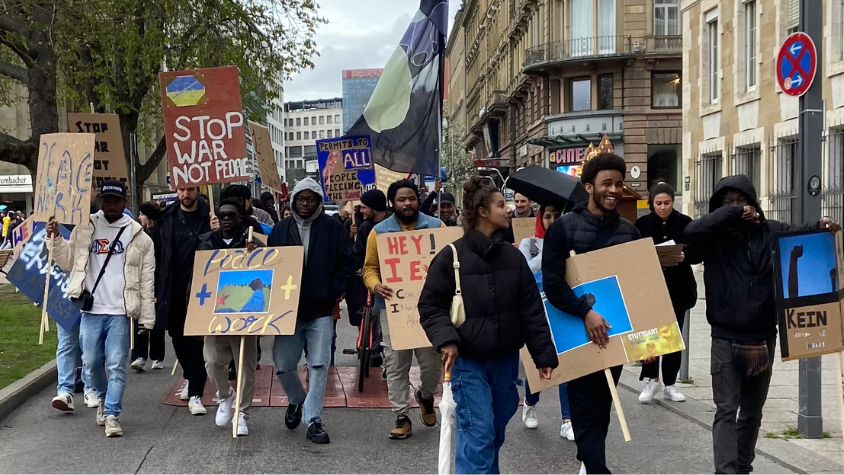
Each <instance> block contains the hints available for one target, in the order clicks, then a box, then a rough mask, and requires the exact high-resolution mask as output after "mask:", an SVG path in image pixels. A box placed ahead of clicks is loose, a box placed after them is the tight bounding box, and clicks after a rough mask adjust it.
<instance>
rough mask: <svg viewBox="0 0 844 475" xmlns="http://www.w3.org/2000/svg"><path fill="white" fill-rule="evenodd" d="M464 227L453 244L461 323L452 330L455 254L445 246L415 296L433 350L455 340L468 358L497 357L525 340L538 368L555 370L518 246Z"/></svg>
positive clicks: (547, 333)
mask: <svg viewBox="0 0 844 475" xmlns="http://www.w3.org/2000/svg"><path fill="white" fill-rule="evenodd" d="M502 238H503V236H502V233H501V232H499V233H496V234H494V235H493V238H492V239H490V238H489V237H487V236H486V235H485V234H483V233H480V232H478V231H475V230H469V231H467V232H466V235H464V236H463V237H462V238H460V239H458V240H457V241H455V242H454V246H455V247H456V248H457V256H458V260H459V261H460V286H461V290H462V293H463V302H464V306H465V309H466V322H465V323H463V325H461V326H460V328H455V327H454V325H452V323H451V317H450V316H449V310H450V309H451V300H452V297H454V291H455V282H454V267H453V262H454V256H453V253H452V251H451V247H446V248H444V249H443V250H442V251H440V253H439V254H437V256H436V257H434V260H433V261H431V265H430V266H429V268H428V277H427V278H426V279H425V287H424V288H423V289H422V294H421V295H420V297H419V306H418V307H419V317H420V321H421V323H422V327H423V328H424V329H425V333H426V334H427V335H428V339H429V340H430V341H431V343H432V344H433V345H434V348H436V349H438V350H439V349H440V348H442V347H444V346H446V345H450V344H456V345H457V347H458V351H459V354H460V355H461V356H465V357H468V358H475V359H481V360H483V359H490V358H499V357H503V356H506V355H509V354H512V353H513V352H515V351H518V350H520V349H521V348H522V346H524V345H525V344H527V348H528V351H529V352H530V354H531V356H532V357H533V360H534V362H535V363H536V367H537V368H556V367H557V364H558V359H557V350H556V348H555V347H554V342H553V341H552V340H551V330H550V328H549V327H548V320H547V319H546V317H545V308H544V307H543V306H542V299H541V298H540V296H539V287H538V286H537V285H536V280H535V279H534V277H533V273H531V271H530V268H528V265H527V261H525V258H524V256H522V254H521V253H520V252H519V250H518V249H516V248H514V247H513V246H512V245H510V244H508V243H506V242H504V241H503V239H502Z"/></svg>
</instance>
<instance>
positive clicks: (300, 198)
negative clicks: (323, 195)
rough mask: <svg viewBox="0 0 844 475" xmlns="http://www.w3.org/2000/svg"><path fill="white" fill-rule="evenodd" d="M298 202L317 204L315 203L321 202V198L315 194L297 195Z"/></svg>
mask: <svg viewBox="0 0 844 475" xmlns="http://www.w3.org/2000/svg"><path fill="white" fill-rule="evenodd" d="M296 202H297V203H299V204H309V205H315V204H317V203H319V199H318V198H316V197H315V196H311V197H305V196H297V197H296Z"/></svg>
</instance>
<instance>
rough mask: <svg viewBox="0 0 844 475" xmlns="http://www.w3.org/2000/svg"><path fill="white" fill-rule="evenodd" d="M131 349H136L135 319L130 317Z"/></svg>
mask: <svg viewBox="0 0 844 475" xmlns="http://www.w3.org/2000/svg"><path fill="white" fill-rule="evenodd" d="M129 349H130V350H134V349H135V319H134V318H132V317H129Z"/></svg>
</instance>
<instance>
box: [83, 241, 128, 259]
mask: <svg viewBox="0 0 844 475" xmlns="http://www.w3.org/2000/svg"><path fill="white" fill-rule="evenodd" d="M110 246H111V240H109V239H94V240H93V241H92V242H91V254H103V255H105V254H108V250H109V249H110ZM123 252H125V250H124V249H123V242H122V241H117V242H116V243H115V246H114V253H115V254H123Z"/></svg>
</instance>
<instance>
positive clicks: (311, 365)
mask: <svg viewBox="0 0 844 475" xmlns="http://www.w3.org/2000/svg"><path fill="white" fill-rule="evenodd" d="M333 337H334V321H333V320H332V317H331V316H330V315H329V316H326V317H319V318H317V319H314V320H307V321H301V320H297V321H296V332H295V333H294V334H292V335H279V336H276V337H275V341H273V362H274V363H275V367H276V375H277V376H278V382H280V383H281V386H282V387H283V388H284V392H285V393H286V394H287V399H288V401H289V402H290V404H301V403H303V402H304V403H305V407H304V409H303V411H302V412H303V414H302V416H303V419H304V420H305V422H307V423H310V422H311V421H312V420H317V421H319V422H322V406H323V404H324V403H325V385H326V383H327V382H328V364H329V363H330V362H331V340H332V339H333ZM306 343H307V345H308V355H307V356H306V358H305V359H306V360H307V362H308V375H309V377H308V391H307V392H305V388H304V387H302V382H301V381H300V380H299V374H298V372H297V368H296V365H297V364H299V359H300V358H302V351H303V350H304V348H305V344H306Z"/></svg>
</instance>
